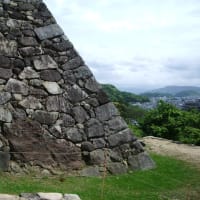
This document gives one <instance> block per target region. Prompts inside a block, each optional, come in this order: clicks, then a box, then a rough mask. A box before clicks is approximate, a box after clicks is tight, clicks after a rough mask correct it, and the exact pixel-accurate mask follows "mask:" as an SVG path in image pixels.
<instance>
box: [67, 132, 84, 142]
mask: <svg viewBox="0 0 200 200" xmlns="http://www.w3.org/2000/svg"><path fill="white" fill-rule="evenodd" d="M63 130H64V134H65V136H66V138H67V139H69V140H70V141H72V142H73V143H78V142H81V141H82V140H83V135H82V133H81V132H80V131H79V129H77V128H66V129H63Z"/></svg>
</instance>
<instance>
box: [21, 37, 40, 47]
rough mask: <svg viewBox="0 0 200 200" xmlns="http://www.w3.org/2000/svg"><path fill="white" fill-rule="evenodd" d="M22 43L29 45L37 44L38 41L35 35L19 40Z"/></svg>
mask: <svg viewBox="0 0 200 200" xmlns="http://www.w3.org/2000/svg"><path fill="white" fill-rule="evenodd" d="M19 42H20V44H21V45H23V46H25V47H27V46H37V45H38V43H37V41H36V39H35V38H34V37H22V38H20V40H19Z"/></svg>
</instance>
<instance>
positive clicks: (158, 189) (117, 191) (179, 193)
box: [0, 155, 200, 200]
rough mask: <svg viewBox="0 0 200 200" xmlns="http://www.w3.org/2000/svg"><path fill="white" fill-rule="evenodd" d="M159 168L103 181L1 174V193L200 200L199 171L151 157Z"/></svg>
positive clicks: (88, 199) (98, 199) (94, 198)
mask: <svg viewBox="0 0 200 200" xmlns="http://www.w3.org/2000/svg"><path fill="white" fill-rule="evenodd" d="M152 157H153V159H154V160H155V162H156V163H157V168H156V169H153V170H149V171H138V172H132V173H129V174H126V175H120V176H109V177H107V178H106V179H105V185H104V193H103V194H104V195H102V183H103V181H102V178H83V177H62V178H61V177H54V178H48V177H41V178H33V177H29V176H24V177H14V176H8V175H3V174H1V177H0V193H9V194H19V193H22V192H39V191H42V192H61V193H76V194H79V195H80V197H81V199H82V200H116V199H120V200H133V199H136V200H172V199H177V200H198V199H200V188H199V185H200V184H199V183H200V171H198V170H197V169H195V168H192V167H191V166H189V165H188V164H186V163H184V162H182V161H178V160H175V159H172V158H169V157H165V156H159V155H152Z"/></svg>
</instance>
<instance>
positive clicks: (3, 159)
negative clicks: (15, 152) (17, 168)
mask: <svg viewBox="0 0 200 200" xmlns="http://www.w3.org/2000/svg"><path fill="white" fill-rule="evenodd" d="M9 161H10V154H9V152H1V151H0V171H7V170H8V167H9ZM0 198H1V196H0Z"/></svg>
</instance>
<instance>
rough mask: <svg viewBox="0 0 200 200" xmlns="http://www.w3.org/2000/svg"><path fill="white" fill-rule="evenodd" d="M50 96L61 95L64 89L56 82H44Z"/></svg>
mask: <svg viewBox="0 0 200 200" xmlns="http://www.w3.org/2000/svg"><path fill="white" fill-rule="evenodd" d="M42 85H43V86H44V87H45V89H46V90H47V91H48V92H49V93H50V94H61V93H62V89H61V88H60V86H59V85H58V84H57V83H56V82H49V81H44V82H43V84H42Z"/></svg>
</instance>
